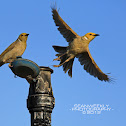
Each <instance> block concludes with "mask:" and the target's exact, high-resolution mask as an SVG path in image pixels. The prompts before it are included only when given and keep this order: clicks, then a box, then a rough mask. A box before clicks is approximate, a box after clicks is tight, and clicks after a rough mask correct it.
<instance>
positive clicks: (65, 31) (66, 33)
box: [52, 7, 79, 42]
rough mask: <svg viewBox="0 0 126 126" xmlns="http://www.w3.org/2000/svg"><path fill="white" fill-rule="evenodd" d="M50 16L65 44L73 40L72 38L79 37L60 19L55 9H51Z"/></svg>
mask: <svg viewBox="0 0 126 126" xmlns="http://www.w3.org/2000/svg"><path fill="white" fill-rule="evenodd" d="M52 16H53V19H54V22H55V24H56V26H58V30H59V31H60V33H61V34H62V35H63V37H64V38H65V39H66V41H67V42H71V41H73V40H74V38H76V37H79V35H77V33H75V32H74V31H73V30H72V29H71V28H70V27H69V26H68V25H67V24H66V23H65V21H64V20H63V19H62V18H61V17H60V15H59V14H58V12H57V9H56V7H52Z"/></svg>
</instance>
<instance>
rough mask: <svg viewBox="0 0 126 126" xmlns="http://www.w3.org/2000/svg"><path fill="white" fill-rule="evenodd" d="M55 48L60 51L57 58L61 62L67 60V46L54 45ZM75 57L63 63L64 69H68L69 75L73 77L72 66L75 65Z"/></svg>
mask: <svg viewBox="0 0 126 126" xmlns="http://www.w3.org/2000/svg"><path fill="white" fill-rule="evenodd" d="M53 48H54V50H55V51H56V52H58V54H56V56H58V58H57V60H60V64H62V63H63V62H65V61H66V60H67V59H68V58H69V56H68V55H67V53H66V52H67V47H61V46H53ZM73 62H74V58H73V59H70V60H69V61H68V62H65V63H64V64H63V70H64V72H65V73H66V72H67V71H68V75H69V76H70V77H72V66H73Z"/></svg>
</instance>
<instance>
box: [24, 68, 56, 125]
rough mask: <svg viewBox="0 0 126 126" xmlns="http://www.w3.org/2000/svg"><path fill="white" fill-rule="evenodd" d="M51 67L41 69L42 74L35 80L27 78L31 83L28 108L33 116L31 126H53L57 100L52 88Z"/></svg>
mask: <svg viewBox="0 0 126 126" xmlns="http://www.w3.org/2000/svg"><path fill="white" fill-rule="evenodd" d="M51 73H53V70H52V69H50V68H49V67H40V73H39V75H38V76H37V77H36V78H35V79H32V78H27V79H26V80H27V81H28V82H29V83H30V88H29V95H28V99H27V108H28V110H29V112H30V114H31V126H51V113H52V110H53V108H54V105H55V98H54V97H53V91H52V86H51Z"/></svg>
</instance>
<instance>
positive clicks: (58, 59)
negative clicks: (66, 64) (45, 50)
mask: <svg viewBox="0 0 126 126" xmlns="http://www.w3.org/2000/svg"><path fill="white" fill-rule="evenodd" d="M54 60H58V61H61V59H60V57H58V58H56V59H54ZM54 60H53V61H54Z"/></svg>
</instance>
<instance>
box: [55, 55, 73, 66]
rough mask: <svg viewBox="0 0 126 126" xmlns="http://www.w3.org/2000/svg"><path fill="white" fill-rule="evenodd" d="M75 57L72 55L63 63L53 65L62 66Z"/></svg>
mask: <svg viewBox="0 0 126 126" xmlns="http://www.w3.org/2000/svg"><path fill="white" fill-rule="evenodd" d="M73 58H74V57H73V56H71V57H69V58H68V59H67V60H65V61H64V62H63V63H61V64H59V65H53V66H54V67H60V66H62V65H63V64H64V63H66V62H68V61H70V60H71V59H73Z"/></svg>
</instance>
